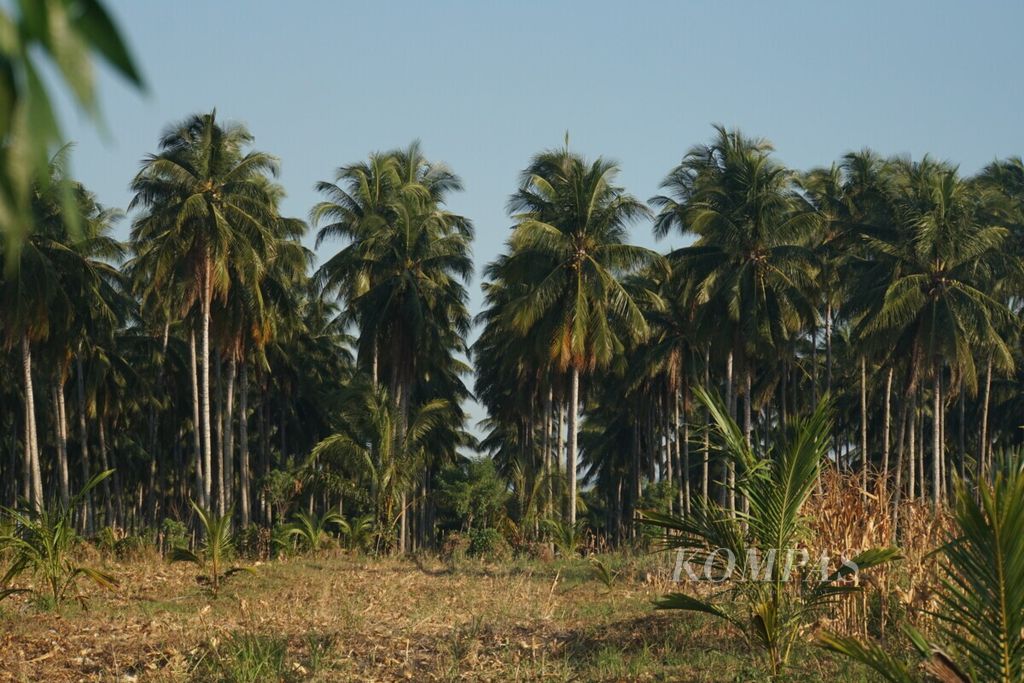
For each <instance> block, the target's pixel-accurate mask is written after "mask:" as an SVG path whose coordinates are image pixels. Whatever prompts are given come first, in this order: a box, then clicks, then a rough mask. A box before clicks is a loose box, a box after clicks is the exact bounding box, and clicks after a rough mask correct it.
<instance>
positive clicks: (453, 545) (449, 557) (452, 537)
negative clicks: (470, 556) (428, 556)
mask: <svg viewBox="0 0 1024 683" xmlns="http://www.w3.org/2000/svg"><path fill="white" fill-rule="evenodd" d="M468 552H469V538H468V537H467V536H466V535H465V534H460V533H459V532H458V531H451V532H449V533H448V534H447V535H446V536H445V537H444V543H443V544H442V545H441V557H442V559H444V561H445V562H447V563H448V564H451V565H454V564H457V563H458V562H461V561H462V560H463V559H465V557H466V554H467V553H468Z"/></svg>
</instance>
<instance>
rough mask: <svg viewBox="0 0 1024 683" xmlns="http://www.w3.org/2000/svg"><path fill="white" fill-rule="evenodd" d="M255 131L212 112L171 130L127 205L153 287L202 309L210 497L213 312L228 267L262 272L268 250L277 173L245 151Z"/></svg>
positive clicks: (267, 159) (263, 157)
mask: <svg viewBox="0 0 1024 683" xmlns="http://www.w3.org/2000/svg"><path fill="white" fill-rule="evenodd" d="M252 141H253V136H252V135H251V134H250V133H249V131H248V130H246V128H245V127H244V126H241V125H239V124H223V125H222V124H220V123H219V122H218V121H217V114H216V111H213V112H211V113H209V114H196V115H193V116H190V117H189V118H187V119H185V120H184V121H182V122H180V123H178V124H175V125H172V126H171V127H170V128H168V129H167V130H166V131H165V133H164V135H163V137H162V138H161V140H160V150H159V152H157V153H156V154H151V155H149V156H147V157H146V158H145V160H144V161H143V166H142V170H140V171H139V173H138V175H136V177H135V179H134V180H133V181H132V190H133V191H134V192H135V196H134V198H133V199H132V202H131V205H130V208H133V209H140V210H141V215H139V216H138V217H137V218H136V220H135V222H134V224H133V226H132V242H133V244H134V245H135V251H136V257H135V258H136V259H141V260H144V261H146V262H147V263H148V270H149V275H150V277H151V286H152V287H154V288H170V289H174V290H176V291H178V293H179V294H180V295H181V299H180V300H179V301H177V302H175V304H176V308H177V313H178V314H179V315H184V314H185V313H187V312H188V311H190V310H191V309H192V308H193V307H195V306H196V305H198V307H199V328H200V329H199V333H200V339H201V345H202V346H201V353H200V358H199V360H200V363H199V366H200V372H199V377H200V382H199V385H200V386H199V389H200V391H199V404H200V406H199V407H200V412H201V418H200V419H201V422H202V455H203V457H202V463H203V473H204V476H205V481H204V498H205V499H206V500H210V499H211V495H212V491H211V489H212V485H213V478H212V476H211V473H212V437H211V409H210V359H211V354H210V315H211V310H212V307H213V299H214V297H215V296H217V297H221V298H224V297H226V296H227V295H228V291H229V289H230V285H231V277H230V273H231V268H229V265H230V266H231V267H232V268H236V269H240V270H242V269H244V270H248V271H258V270H259V269H261V268H262V267H263V266H262V258H263V257H265V256H266V255H268V249H271V248H272V238H273V237H272V226H273V225H274V223H275V221H276V220H277V216H276V210H275V203H274V201H273V199H272V197H271V196H270V194H269V192H268V184H267V183H266V176H267V175H268V174H276V173H277V168H278V165H277V160H276V159H275V158H274V157H272V156H270V155H269V154H266V153H263V152H258V151H246V148H247V147H248V146H249V145H250V144H251V143H252Z"/></svg>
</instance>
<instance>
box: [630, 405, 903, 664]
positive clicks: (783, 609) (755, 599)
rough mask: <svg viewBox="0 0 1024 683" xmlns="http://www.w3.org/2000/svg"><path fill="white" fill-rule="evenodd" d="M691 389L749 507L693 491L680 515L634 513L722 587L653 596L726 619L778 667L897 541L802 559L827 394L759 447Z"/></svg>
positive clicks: (825, 431) (827, 423) (825, 434)
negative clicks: (828, 558)
mask: <svg viewBox="0 0 1024 683" xmlns="http://www.w3.org/2000/svg"><path fill="white" fill-rule="evenodd" d="M697 395H698V397H699V398H700V399H701V401H703V403H704V404H705V405H706V406H707V408H708V410H709V411H710V413H711V416H712V417H713V419H714V424H715V427H716V433H717V436H718V437H719V441H720V443H719V444H718V446H719V448H720V449H721V450H722V452H723V454H724V455H725V457H727V458H729V459H730V460H731V461H732V463H733V464H734V466H735V468H736V497H737V500H746V501H747V504H748V506H749V512H739V511H731V510H728V509H725V508H724V507H722V506H721V505H718V504H717V503H713V502H711V501H709V500H706V499H699V500H698V502H697V505H696V506H695V508H694V511H693V513H692V514H690V515H689V516H686V517H679V516H675V515H669V514H662V513H655V512H646V513H641V515H640V519H641V521H642V522H645V523H646V524H649V525H652V526H654V527H658V528H660V529H662V530H663V531H664V532H665V536H664V537H663V539H662V543H663V545H664V547H665V548H675V549H681V550H682V551H683V552H684V553H686V552H688V553H690V556H689V559H688V561H689V562H691V563H693V562H696V566H697V567H698V568H699V570H704V571H705V572H707V571H710V570H705V568H706V567H707V568H711V569H713V570H714V572H715V573H714V574H713V576H712V577H709V578H712V579H713V580H714V581H715V583H714V584H713V585H715V586H717V587H721V588H723V590H722V591H721V592H720V593H719V594H718V596H717V597H719V598H721V599H714V598H712V599H711V600H702V599H699V598H696V597H693V596H692V595H687V594H685V593H671V594H669V595H667V596H665V597H663V598H661V599H660V600H658V601H657V603H656V605H657V607H658V608H659V609H681V610H689V611H692V612H704V613H706V614H710V615H712V616H715V617H718V618H721V619H723V620H725V621H727V622H728V623H730V624H731V625H732V626H733V627H735V628H736V629H737V630H738V631H739V632H740V633H741V634H743V636H744V637H745V638H746V639H747V640H748V641H749V642H750V643H752V644H755V645H758V646H760V647H761V648H762V649H763V650H764V651H765V653H766V655H767V659H768V666H769V669H770V670H771V671H772V673H773V674H774V675H779V674H781V673H782V671H783V669H784V668H785V667H786V666H787V664H788V661H789V657H790V653H791V652H792V648H793V645H794V644H795V643H796V641H797V639H798V638H799V637H801V636H802V635H803V634H805V633H806V632H807V630H808V629H809V628H810V627H811V626H812V624H813V623H814V621H815V620H816V619H817V617H818V616H819V615H820V614H821V613H822V611H823V610H824V609H825V608H827V607H828V606H829V605H831V604H833V603H834V602H835V601H836V600H838V599H839V598H840V597H841V596H843V595H846V594H848V593H850V592H853V591H856V590H857V587H856V586H855V585H852V584H851V583H850V581H849V579H851V578H852V576H853V575H854V574H855V573H856V572H858V571H861V570H864V569H869V568H871V567H873V566H876V565H879V564H882V563H885V562H889V561H891V560H894V559H897V558H898V557H899V553H898V551H897V550H896V549H895V548H873V549H870V550H866V551H864V552H861V553H860V554H858V555H857V556H856V557H854V558H852V560H847V561H844V562H843V563H841V564H839V567H838V568H837V569H834V570H832V569H831V568H830V567H825V566H822V565H813V566H812V565H810V564H807V563H806V560H807V556H805V555H803V553H806V552H807V551H806V547H807V545H812V546H813V541H814V539H812V538H808V531H807V524H806V521H807V520H806V518H805V516H804V514H803V507H804V503H805V502H806V501H807V499H808V498H809V497H810V495H811V493H812V491H813V490H814V486H815V482H816V481H817V480H818V474H819V469H820V466H821V461H822V460H823V459H824V458H825V457H826V455H827V453H828V449H829V435H830V433H831V429H830V427H831V419H830V417H829V414H830V409H829V404H828V401H827V400H826V401H822V402H821V403H820V404H819V405H818V407H817V409H816V410H815V411H814V413H813V414H812V415H811V416H810V417H809V418H807V419H804V420H798V421H797V422H796V424H795V425H794V426H793V427H792V428H791V429H790V430H789V431H788V432H787V433H785V434H783V435H781V436H780V437H779V438H778V439H777V440H776V442H775V443H774V445H773V447H772V448H771V449H770V450H769V452H767V453H765V454H764V455H763V456H760V457H759V456H757V455H755V454H754V452H753V450H752V449H751V447H750V446H749V445H748V444H747V440H746V438H745V436H744V434H743V432H742V431H741V430H740V428H739V426H738V425H737V424H736V422H735V421H734V420H733V419H732V418H731V417H730V416H729V414H728V411H727V410H726V408H725V406H724V405H723V403H722V402H721V400H720V399H718V398H717V397H712V396H711V395H709V394H708V393H706V392H705V391H703V390H700V389H698V390H697ZM801 549H803V550H801ZM802 565H805V566H802ZM730 569H731V570H732V571H731V575H730V576H727V574H729V570H730ZM698 578H699V577H698Z"/></svg>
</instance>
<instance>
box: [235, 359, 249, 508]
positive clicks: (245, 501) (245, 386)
mask: <svg viewBox="0 0 1024 683" xmlns="http://www.w3.org/2000/svg"><path fill="white" fill-rule="evenodd" d="M241 365H242V368H241V373H240V374H241V376H240V377H239V380H238V381H239V384H240V385H241V386H239V397H238V398H239V405H238V503H239V507H240V510H239V511H240V513H241V518H242V527H243V528H244V527H247V526H249V521H250V519H251V514H250V511H249V486H250V484H249V373H248V370H247V367H246V363H245V358H244V357H243V358H242V364H241Z"/></svg>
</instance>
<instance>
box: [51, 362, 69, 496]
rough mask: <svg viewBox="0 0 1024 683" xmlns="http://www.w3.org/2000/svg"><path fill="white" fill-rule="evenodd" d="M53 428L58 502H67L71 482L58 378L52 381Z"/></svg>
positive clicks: (61, 390) (62, 399)
mask: <svg viewBox="0 0 1024 683" xmlns="http://www.w3.org/2000/svg"><path fill="white" fill-rule="evenodd" d="M52 394H53V430H54V436H55V437H56V438H57V479H58V482H59V484H60V502H61V503H62V504H63V505H67V504H68V500H70V498H71V483H70V482H69V481H68V479H69V475H68V435H67V432H66V431H65V427H66V426H67V421H66V420H65V419H64V418H65V414H64V390H63V389H62V388H61V383H60V380H59V379H55V380H54V381H53V388H52Z"/></svg>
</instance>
